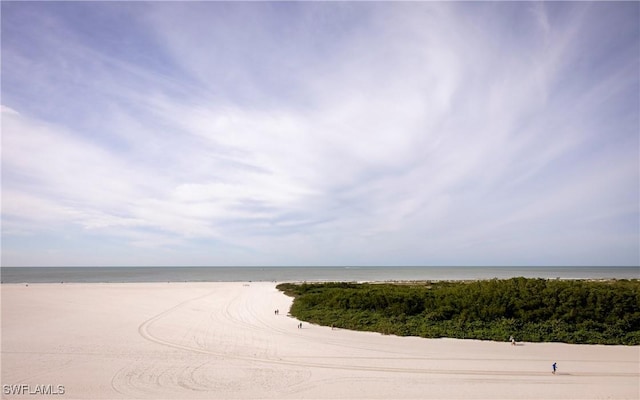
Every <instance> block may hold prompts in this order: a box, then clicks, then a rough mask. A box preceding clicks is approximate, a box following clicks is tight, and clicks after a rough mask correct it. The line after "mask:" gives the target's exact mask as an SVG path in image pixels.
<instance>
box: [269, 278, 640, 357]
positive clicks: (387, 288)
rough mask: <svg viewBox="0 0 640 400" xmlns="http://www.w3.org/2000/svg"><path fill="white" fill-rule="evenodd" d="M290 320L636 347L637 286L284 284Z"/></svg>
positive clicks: (516, 281) (639, 319)
mask: <svg viewBox="0 0 640 400" xmlns="http://www.w3.org/2000/svg"><path fill="white" fill-rule="evenodd" d="M278 289H280V290H282V291H283V292H284V293H286V294H288V295H290V296H293V297H294V302H293V305H292V307H291V311H290V312H291V314H292V315H293V316H295V317H296V318H298V319H300V320H303V321H307V322H310V323H315V324H319V325H326V326H329V325H331V326H334V327H338V328H345V329H353V330H365V331H375V332H380V333H383V334H393V335H400V336H422V337H430V338H436V337H451V338H469V339H483V340H507V339H508V338H509V337H510V336H514V337H515V338H516V340H518V341H528V342H565V343H589V344H624V345H640V281H639V280H611V281H587V280H547V279H528V278H513V279H507V280H498V279H494V280H483V281H474V282H422V283H412V284H386V283H385V284H377V283H364V284H357V283H343V282H332V283H311V284H310V283H304V284H292V283H284V284H280V285H278Z"/></svg>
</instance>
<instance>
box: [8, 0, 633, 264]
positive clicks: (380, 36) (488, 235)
mask: <svg viewBox="0 0 640 400" xmlns="http://www.w3.org/2000/svg"><path fill="white" fill-rule="evenodd" d="M2 11H3V13H2V22H3V48H2V56H3V65H2V70H3V71H2V72H3V88H2V98H3V100H2V101H3V104H4V105H3V106H2V136H3V143H2V144H3V150H2V171H3V183H2V185H3V188H2V189H3V190H2V197H3V198H2V200H3V201H2V218H3V221H2V222H3V226H2V229H3V264H9V265H18V264H21V265H24V264H82V263H89V264H128V265H131V264H149V263H151V264H192V265H193V264H197V265H246V264H275V265H281V264H297V265H300V264H304V265H318V264H337V265H342V264H385V265H393V264H468V265H490V264H568V265H575V264H584V265H592V264H596V265H604V264H638V263H640V259H639V257H640V256H639V251H640V248H639V245H638V242H639V239H640V234H639V232H638V231H639V224H638V220H639V218H640V213H639V210H638V208H639V206H638V204H639V201H640V199H639V183H638V182H639V179H640V176H639V172H638V160H639V156H638V145H639V143H638V131H639V130H640V126H639V115H638V109H639V107H640V101H639V99H638V86H639V80H638V71H639V68H640V67H639V59H638V54H637V46H638V44H639V43H640V38H639V36H640V33H639V28H638V26H637V21H635V19H634V18H633V15H637V12H638V5H637V4H634V3H615V4H604V3H589V4H583V3H571V4H556V3H516V4H510V3H509V4H508V3H504V4H492V3H481V4H470V3H460V4H456V3H398V4H396V3H308V4H297V3H239V4H232V3H186V4H181V3H152V4H151V3H149V4H146V3H145V4H136V3H131V4H128V3H127V4H124V3H123V4H119V3H116V4H91V3H55V4H42V3H25V4H21V3H3V5H2ZM634 12H635V14H634ZM78 15H82V18H80V19H78V18H77V17H78ZM25 20H29V21H31V23H29V24H24V23H23V22H24V21H25ZM92 27H93V28H92ZM116 28H117V29H116ZM56 232H64V235H63V236H64V238H62V239H59V240H57V241H55V240H52V239H51V236H52V235H55V233H56ZM92 246H95V248H96V249H100V250H96V252H95V253H96V254H100V256H101V258H98V257H96V256H91V255H90V254H88V252H87V251H86V249H87V248H91V247H92ZM102 256H103V257H102Z"/></svg>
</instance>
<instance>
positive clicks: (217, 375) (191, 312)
mask: <svg viewBox="0 0 640 400" xmlns="http://www.w3.org/2000/svg"><path fill="white" fill-rule="evenodd" d="M1 291H2V294H1V299H2V327H1V333H2V354H1V356H2V362H1V367H2V372H1V377H2V384H3V392H2V398H20V399H25V398H58V399H60V398H64V399H160V398H167V399H168V398H172V399H430V398H434V399H638V398H640V383H639V382H640V371H639V368H640V367H639V364H640V347H638V346H634V347H629V346H592V345H567V344H559V343H544V344H539V343H538V344H534V343H520V344H519V345H518V346H511V344H510V343H507V342H506V341H505V342H502V343H498V342H484V341H476V340H453V339H422V338H415V337H395V336H385V335H381V334H377V333H364V332H352V331H347V330H339V329H336V330H332V329H331V328H328V327H320V326H314V325H310V324H307V323H303V327H302V329H299V328H298V323H299V321H297V320H295V319H293V318H291V317H289V316H287V310H288V309H289V307H290V305H291V299H290V298H288V297H287V296H285V295H283V294H282V293H281V292H279V291H278V290H277V289H275V284H274V283H250V284H249V283H121V284H69V283H65V284H31V285H29V286H28V287H27V286H25V285H17V284H3V285H2V286H1ZM276 309H279V310H280V313H279V315H275V313H274V311H275V310H276ZM553 362H557V363H558V372H557V373H556V374H555V375H553V374H552V373H551V364H552V363H553ZM6 385H23V386H20V387H22V390H28V391H31V392H37V391H38V390H40V391H42V390H49V391H51V392H55V391H57V392H58V393H59V392H60V390H59V389H60V388H59V387H58V385H62V390H63V391H64V394H58V395H41V394H37V395H24V394H22V395H21V394H7V392H8V391H9V390H10V389H12V388H13V389H14V390H16V389H15V386H6ZM43 388H44V389H43ZM14 393H15V392H14ZM34 396H35V397H34Z"/></svg>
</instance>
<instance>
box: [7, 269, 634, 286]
mask: <svg viewBox="0 0 640 400" xmlns="http://www.w3.org/2000/svg"><path fill="white" fill-rule="evenodd" d="M514 277H525V278H543V279H556V278H560V279H640V267H2V268H1V269H0V281H1V283H56V282H78V283H80V282H87V283H91V282H93V283H115V282H249V281H253V282H258V281H277V282H283V281H285V282H286V281H296V282H298V281H308V282H327V281H342V282H364V281H408V280H432V281H438V280H478V279H493V278H498V279H508V278H514Z"/></svg>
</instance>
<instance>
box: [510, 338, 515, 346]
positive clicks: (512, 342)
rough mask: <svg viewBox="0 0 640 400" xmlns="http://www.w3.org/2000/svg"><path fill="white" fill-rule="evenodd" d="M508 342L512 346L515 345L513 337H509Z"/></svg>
mask: <svg viewBox="0 0 640 400" xmlns="http://www.w3.org/2000/svg"><path fill="white" fill-rule="evenodd" d="M509 341H510V342H511V345H512V346H515V345H516V338H514V337H513V336H509Z"/></svg>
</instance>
